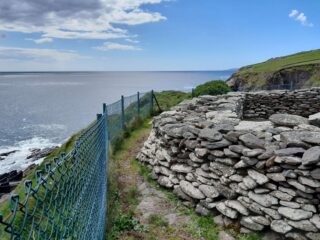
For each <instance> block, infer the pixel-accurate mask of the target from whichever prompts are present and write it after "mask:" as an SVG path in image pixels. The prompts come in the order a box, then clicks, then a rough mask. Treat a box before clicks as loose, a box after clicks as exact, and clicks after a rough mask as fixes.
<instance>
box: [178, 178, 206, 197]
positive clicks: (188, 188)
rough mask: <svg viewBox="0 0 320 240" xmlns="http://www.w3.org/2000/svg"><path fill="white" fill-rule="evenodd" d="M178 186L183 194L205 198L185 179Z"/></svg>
mask: <svg viewBox="0 0 320 240" xmlns="http://www.w3.org/2000/svg"><path fill="white" fill-rule="evenodd" d="M180 187H181V190H182V191H183V192H184V193H185V194H187V195H188V196H190V197H192V198H194V199H199V200H201V199H204V198H205V195H204V194H203V193H202V192H201V191H200V190H199V189H198V188H195V187H194V186H193V185H192V184H191V183H189V182H187V181H181V182H180Z"/></svg>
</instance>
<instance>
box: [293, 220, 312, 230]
mask: <svg viewBox="0 0 320 240" xmlns="http://www.w3.org/2000/svg"><path fill="white" fill-rule="evenodd" d="M288 224H289V225H291V226H292V227H294V228H296V229H300V230H302V231H306V232H317V231H318V229H317V228H316V227H315V226H314V225H313V224H312V223H311V222H310V221H308V220H301V221H288Z"/></svg>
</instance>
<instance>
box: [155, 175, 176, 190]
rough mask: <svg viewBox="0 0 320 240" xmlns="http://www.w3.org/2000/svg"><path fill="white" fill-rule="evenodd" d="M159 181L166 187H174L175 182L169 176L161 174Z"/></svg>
mask: <svg viewBox="0 0 320 240" xmlns="http://www.w3.org/2000/svg"><path fill="white" fill-rule="evenodd" d="M158 183H159V184H160V185H161V186H163V187H166V188H172V187H173V183H172V182H171V181H170V179H169V178H168V177H165V176H160V177H159V178H158Z"/></svg>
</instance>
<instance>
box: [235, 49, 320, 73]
mask: <svg viewBox="0 0 320 240" xmlns="http://www.w3.org/2000/svg"><path fill="white" fill-rule="evenodd" d="M314 63H320V50H313V51H307V52H300V53H296V54H293V55H289V56H284V57H278V58H273V59H270V60H268V61H265V62H262V63H258V64H253V65H250V66H247V67H244V68H242V69H240V72H242V73H243V74H245V73H247V72H248V73H261V72H271V71H277V70H281V69H283V68H288V67H294V66H301V65H306V64H314Z"/></svg>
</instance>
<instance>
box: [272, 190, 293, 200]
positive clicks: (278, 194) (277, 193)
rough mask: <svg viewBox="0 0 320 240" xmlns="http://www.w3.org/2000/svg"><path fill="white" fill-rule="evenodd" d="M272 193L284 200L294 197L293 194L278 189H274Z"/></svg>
mask: <svg viewBox="0 0 320 240" xmlns="http://www.w3.org/2000/svg"><path fill="white" fill-rule="evenodd" d="M270 195H271V196H274V197H276V198H278V199H280V200H283V201H291V200H292V198H293V196H291V195H290V194H287V193H284V192H281V191H278V190H275V191H272V192H271V193H270Z"/></svg>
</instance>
